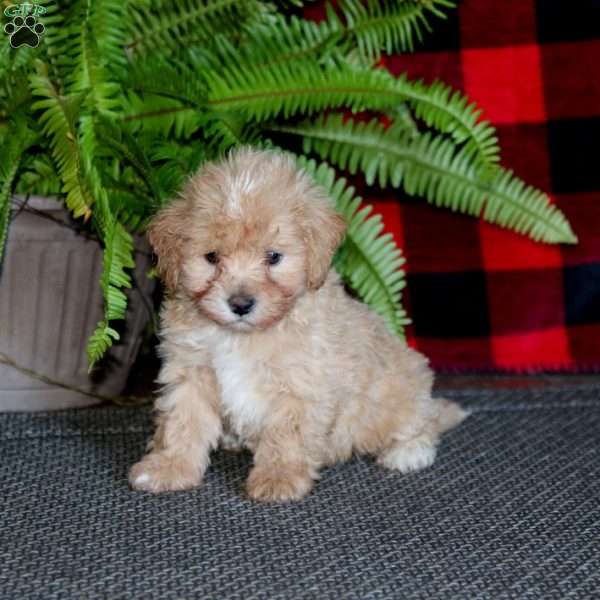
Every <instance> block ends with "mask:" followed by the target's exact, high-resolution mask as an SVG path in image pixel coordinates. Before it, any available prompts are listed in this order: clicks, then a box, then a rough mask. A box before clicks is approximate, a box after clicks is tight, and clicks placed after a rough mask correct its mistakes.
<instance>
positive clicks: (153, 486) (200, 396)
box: [129, 150, 465, 501]
mask: <svg viewBox="0 0 600 600" xmlns="http://www.w3.org/2000/svg"><path fill="white" fill-rule="evenodd" d="M343 234H344V222H343V220H342V218H341V217H340V216H339V215H338V214H336V213H335V212H334V210H333V209H332V207H331V205H330V202H329V201H328V199H327V198H326V197H325V195H324V193H323V191H322V190H321V189H320V188H318V187H317V186H315V185H314V183H313V182H312V180H311V179H310V178H309V177H308V176H307V175H306V174H305V173H303V172H301V171H299V170H298V169H297V168H296V167H295V166H294V163H293V161H292V160H291V159H290V158H288V157H286V156H284V155H281V154H277V153H271V152H257V151H252V150H242V151H237V152H235V153H233V154H231V155H230V156H229V157H228V158H227V159H226V160H224V161H223V162H220V163H214V164H208V165H206V166H205V167H203V168H202V169H201V171H200V172H199V173H198V174H197V175H195V176H194V177H193V178H192V179H191V180H190V181H189V183H188V185H187V187H186V188H185V190H184V191H183V194H182V196H181V198H180V199H178V200H176V201H175V202H174V203H173V204H171V205H170V206H169V207H167V208H165V209H164V210H163V211H162V212H160V213H159V214H158V215H157V217H156V218H155V219H154V221H153V223H152V224H151V227H150V231H149V237H150V242H151V244H152V246H153V248H154V250H155V252H156V254H157V256H158V271H159V273H160V275H161V276H162V278H163V280H164V282H165V284H166V286H167V288H168V290H169V294H168V297H167V299H166V301H165V303H164V306H163V309H162V314H161V319H162V331H161V355H162V358H163V366H162V370H161V372H160V375H159V383H160V384H162V390H161V393H160V396H159V397H158V399H157V402H156V409H157V414H158V418H157V420H158V423H157V429H156V433H155V435H154V439H153V441H152V442H151V443H150V449H149V453H148V454H147V455H146V456H145V457H144V458H143V459H142V460H141V461H140V462H138V463H137V464H135V465H134V466H133V467H132V469H131V472H130V475H129V480H130V483H131V485H132V487H133V488H135V489H138V490H147V491H151V492H163V491H168V490H184V489H188V488H193V487H195V486H198V485H199V484H200V483H201V481H202V477H203V475H204V472H205V471H206V468H207V466H208V463H209V453H210V451H211V450H212V449H213V448H215V447H216V446H217V445H218V444H219V442H222V443H224V444H225V445H228V446H232V445H233V446H236V445H238V446H239V445H244V446H246V447H247V448H249V449H250V450H251V451H252V452H253V454H254V466H253V468H252V470H251V472H250V475H249V477H248V480H247V484H246V489H247V492H248V494H249V496H250V497H251V498H254V499H256V500H263V501H284V500H294V499H298V498H301V497H302V496H304V495H306V494H307V493H308V492H309V491H310V489H311V488H312V486H313V482H314V481H315V480H316V479H317V477H318V472H319V468H321V467H322V466H324V465H328V464H331V463H333V462H335V461H340V460H345V459H347V458H349V457H350V456H351V454H352V453H353V452H358V453H368V454H371V455H375V456H377V460H378V462H379V463H381V464H382V465H383V466H384V467H388V468H390V469H397V470H399V471H401V472H403V473H407V472H409V471H415V470H417V469H422V468H424V467H427V466H429V465H431V464H432V462H433V460H434V457H435V453H436V445H437V442H438V438H439V435H440V433H442V432H443V431H445V430H447V429H449V428H451V427H453V426H454V425H457V424H458V423H459V422H460V421H461V420H462V419H463V418H464V417H465V412H464V411H463V410H462V409H461V408H460V407H458V406H457V405H455V404H453V403H451V402H449V401H447V400H441V399H434V398H432V395H431V388H432V382H433V377H432V373H431V371H430V370H429V368H428V366H427V360H426V359H425V358H424V357H423V356H422V355H420V354H418V353H417V352H415V351H413V350H411V349H409V348H408V347H407V346H406V345H405V343H404V342H402V341H401V340H399V339H397V338H396V337H394V336H393V335H392V334H390V332H389V331H388V330H387V328H386V325H385V323H384V322H383V320H382V319H381V318H380V317H379V316H377V315H376V314H374V313H372V312H371V311H370V310H369V309H368V308H367V307H366V306H365V305H364V304H362V303H360V302H358V301H356V300H353V299H352V298H350V297H349V296H348V295H347V294H346V293H345V291H344V288H343V286H342V284H341V282H340V279H339V277H338V276H337V274H336V273H335V272H333V271H332V270H330V263H331V258H332V255H333V253H334V251H335V249H336V248H337V246H338V245H339V243H340V241H341V240H342V237H343ZM236 311H237V312H236Z"/></svg>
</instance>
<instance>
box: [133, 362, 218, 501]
mask: <svg viewBox="0 0 600 600" xmlns="http://www.w3.org/2000/svg"><path fill="white" fill-rule="evenodd" d="M165 375H166V376H165ZM169 375H171V373H170V371H169V367H168V366H166V367H165V368H163V373H162V374H161V376H162V379H163V382H164V381H165V380H167V381H169V383H168V384H167V387H166V388H165V391H164V393H163V395H162V396H160V397H159V398H158V400H157V402H156V408H157V410H158V413H159V414H158V427H157V430H156V433H155V435H154V439H153V440H152V442H151V443H150V452H149V453H148V454H147V455H146V456H145V457H144V458H143V459H142V460H141V461H140V462H138V463H136V464H135V465H133V467H132V468H131V471H130V472H129V483H130V484H131V487H132V488H133V489H136V490H144V491H148V492H155V493H157V492H165V491H176V490H185V489H189V488H193V487H196V486H198V485H200V482H201V481H202V477H203V475H204V472H205V471H206V468H207V467H208V461H209V452H210V450H211V449H212V448H214V447H215V446H216V445H217V442H218V439H219V436H220V435H221V419H220V416H219V413H218V410H217V396H216V394H217V391H216V381H215V378H214V373H213V372H212V371H211V370H210V369H207V368H199V367H194V368H184V369H180V370H177V371H176V372H175V374H174V376H173V377H169Z"/></svg>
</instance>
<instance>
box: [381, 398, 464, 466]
mask: <svg viewBox="0 0 600 600" xmlns="http://www.w3.org/2000/svg"><path fill="white" fill-rule="evenodd" d="M417 405H418V409H417V414H415V415H414V418H413V419H411V420H410V421H409V422H407V423H404V424H403V425H402V426H401V427H400V428H399V429H398V430H397V431H396V432H394V433H393V435H392V442H391V443H390V444H389V445H388V446H387V447H386V448H385V449H384V450H383V451H382V452H381V453H380V455H379V457H378V462H379V464H381V465H383V466H384V467H387V468H388V469H395V470H398V471H400V472H401V473H410V472H413V471H420V470H421V469H425V468H427V467H430V466H431V465H432V464H433V462H434V460H435V457H436V453H437V444H438V441H439V436H440V434H441V433H443V432H444V431H447V430H448V429H451V428H452V427H455V426H456V425H458V424H459V423H461V422H462V421H463V420H464V419H465V418H466V417H467V415H468V413H467V412H466V411H465V410H463V409H462V408H461V407H460V406H459V405H458V404H455V403H454V402H450V401H449V400H446V399H433V398H426V399H422V400H421V401H417Z"/></svg>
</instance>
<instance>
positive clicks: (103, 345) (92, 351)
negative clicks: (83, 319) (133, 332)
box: [86, 319, 120, 371]
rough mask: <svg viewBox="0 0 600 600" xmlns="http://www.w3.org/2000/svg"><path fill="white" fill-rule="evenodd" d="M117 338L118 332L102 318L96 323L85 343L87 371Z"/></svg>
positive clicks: (118, 337)
mask: <svg viewBox="0 0 600 600" xmlns="http://www.w3.org/2000/svg"><path fill="white" fill-rule="evenodd" d="M119 339H120V336H119V333H118V332H117V331H116V330H115V329H113V328H112V327H110V326H109V324H108V323H107V322H106V321H105V320H104V319H103V320H102V321H100V322H99V323H98V325H97V326H96V329H95V330H94V333H92V335H91V336H90V338H89V340H88V343H87V349H86V353H87V358H88V365H89V368H88V371H91V370H92V369H93V367H94V365H95V364H96V363H97V362H98V361H99V360H100V359H101V358H102V357H103V356H104V355H105V354H106V352H107V351H108V350H109V349H110V347H111V346H112V345H113V342H114V341H118V340H119Z"/></svg>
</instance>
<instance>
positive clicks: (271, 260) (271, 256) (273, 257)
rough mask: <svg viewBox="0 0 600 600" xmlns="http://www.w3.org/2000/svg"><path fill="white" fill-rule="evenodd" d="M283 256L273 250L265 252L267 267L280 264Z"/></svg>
mask: <svg viewBox="0 0 600 600" xmlns="http://www.w3.org/2000/svg"><path fill="white" fill-rule="evenodd" d="M282 258H283V254H281V252H275V250H269V251H268V252H267V256H266V260H267V263H268V264H269V265H277V264H279V263H280V262H281V259H282Z"/></svg>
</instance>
